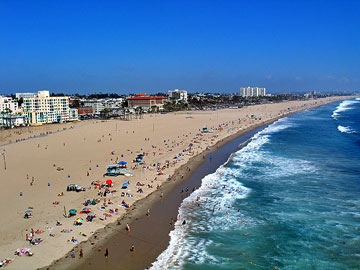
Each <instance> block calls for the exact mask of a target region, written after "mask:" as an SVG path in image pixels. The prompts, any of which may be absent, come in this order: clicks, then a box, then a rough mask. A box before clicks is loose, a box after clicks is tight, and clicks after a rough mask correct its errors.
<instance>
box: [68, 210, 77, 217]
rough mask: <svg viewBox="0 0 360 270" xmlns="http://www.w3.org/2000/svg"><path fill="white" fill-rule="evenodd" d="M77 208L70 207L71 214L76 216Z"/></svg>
mask: <svg viewBox="0 0 360 270" xmlns="http://www.w3.org/2000/svg"><path fill="white" fill-rule="evenodd" d="M76 212H77V211H76V210H75V209H70V210H69V216H75V215H76Z"/></svg>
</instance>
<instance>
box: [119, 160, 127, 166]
mask: <svg viewBox="0 0 360 270" xmlns="http://www.w3.org/2000/svg"><path fill="white" fill-rule="evenodd" d="M118 164H119V165H125V164H127V162H126V161H120V162H119V163H118Z"/></svg>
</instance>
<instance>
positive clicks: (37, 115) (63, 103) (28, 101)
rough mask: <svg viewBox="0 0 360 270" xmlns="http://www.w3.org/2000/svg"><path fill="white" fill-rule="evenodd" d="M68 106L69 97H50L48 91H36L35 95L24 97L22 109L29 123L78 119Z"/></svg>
mask: <svg viewBox="0 0 360 270" xmlns="http://www.w3.org/2000/svg"><path fill="white" fill-rule="evenodd" d="M74 110H76V111H77V109H70V108H69V97H67V96H63V97H50V94H49V91H38V94H37V96H36V97H26V98H24V103H23V111H24V113H25V114H26V117H27V122H28V123H29V124H40V125H41V124H46V123H55V122H64V121H73V120H78V114H77V112H75V111H74Z"/></svg>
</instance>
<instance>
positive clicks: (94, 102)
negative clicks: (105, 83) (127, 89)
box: [84, 99, 105, 114]
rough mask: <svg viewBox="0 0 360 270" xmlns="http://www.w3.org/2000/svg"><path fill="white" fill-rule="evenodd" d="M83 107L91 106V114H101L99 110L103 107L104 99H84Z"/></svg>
mask: <svg viewBox="0 0 360 270" xmlns="http://www.w3.org/2000/svg"><path fill="white" fill-rule="evenodd" d="M84 106H85V107H92V108H93V114H101V111H102V110H104V109H105V99H91V100H86V101H84Z"/></svg>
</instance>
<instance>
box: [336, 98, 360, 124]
mask: <svg viewBox="0 0 360 270" xmlns="http://www.w3.org/2000/svg"><path fill="white" fill-rule="evenodd" d="M356 103H359V99H356V100H344V101H343V102H341V103H340V104H339V106H337V107H336V109H335V110H334V111H333V113H332V115H331V117H332V118H334V119H335V120H336V119H337V117H338V116H340V113H341V112H343V111H347V110H351V109H352V107H351V105H353V104H356Z"/></svg>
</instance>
